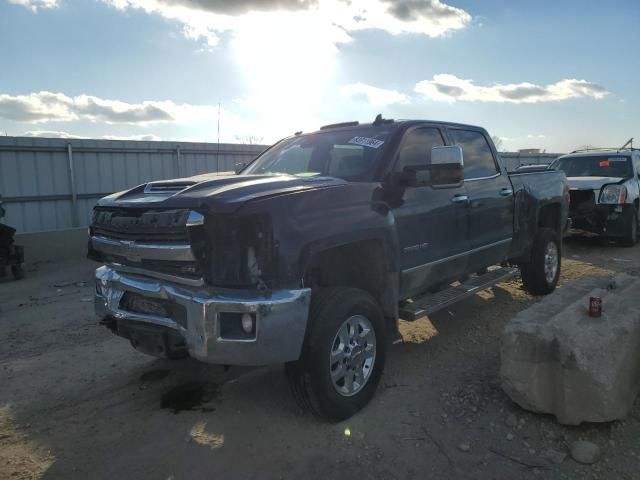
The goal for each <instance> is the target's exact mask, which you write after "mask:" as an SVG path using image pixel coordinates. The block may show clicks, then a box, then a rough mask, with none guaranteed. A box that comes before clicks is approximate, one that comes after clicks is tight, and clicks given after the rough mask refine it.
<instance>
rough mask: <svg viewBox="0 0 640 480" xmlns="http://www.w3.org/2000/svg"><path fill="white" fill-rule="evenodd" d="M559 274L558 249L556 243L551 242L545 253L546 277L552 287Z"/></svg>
mask: <svg viewBox="0 0 640 480" xmlns="http://www.w3.org/2000/svg"><path fill="white" fill-rule="evenodd" d="M557 273H558V247H557V246H556V244H555V242H549V243H548V244H547V249H546V251H545V252H544V276H545V279H546V280H547V283H548V284H549V285H550V284H552V283H553V281H554V280H555V278H556V275H557Z"/></svg>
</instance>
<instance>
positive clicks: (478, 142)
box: [448, 128, 514, 272]
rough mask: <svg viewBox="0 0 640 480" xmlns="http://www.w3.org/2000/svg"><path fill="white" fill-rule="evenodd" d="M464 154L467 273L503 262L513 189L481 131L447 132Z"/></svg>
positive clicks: (509, 232) (508, 238)
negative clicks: (468, 251)
mask: <svg viewBox="0 0 640 480" xmlns="http://www.w3.org/2000/svg"><path fill="white" fill-rule="evenodd" d="M448 133H449V136H450V137H451V140H452V141H453V143H454V144H455V145H459V146H460V147H462V151H463V154H464V183H465V186H466V189H467V195H468V196H469V239H470V240H469V246H470V250H471V252H470V255H469V271H470V272H473V271H475V270H478V269H481V268H483V267H486V266H489V265H493V264H495V263H499V262H501V261H503V260H505V259H506V256H507V254H508V251H509V246H510V243H511V238H512V236H513V208H514V202H513V188H512V185H511V181H510V180H509V177H508V175H507V174H506V172H503V171H502V170H501V169H500V167H499V164H498V161H497V158H496V156H495V154H494V151H493V150H492V149H491V147H490V143H489V141H488V139H487V137H486V135H485V132H483V131H482V130H475V129H470V128H469V129H466V128H460V129H458V128H449V130H448Z"/></svg>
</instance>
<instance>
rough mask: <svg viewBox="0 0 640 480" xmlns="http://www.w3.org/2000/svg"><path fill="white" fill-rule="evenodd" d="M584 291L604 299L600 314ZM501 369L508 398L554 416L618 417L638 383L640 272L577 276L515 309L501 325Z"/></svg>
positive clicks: (570, 419) (570, 420)
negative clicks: (594, 312)
mask: <svg viewBox="0 0 640 480" xmlns="http://www.w3.org/2000/svg"><path fill="white" fill-rule="evenodd" d="M613 285H615V288H613V289H611V287H612V286H613ZM590 296H598V297H601V298H602V299H603V312H602V316H601V317H599V318H592V317H590V316H589V315H588V307H589V297H590ZM500 376H501V383H502V388H503V389H504V391H505V392H506V393H507V395H509V397H511V399H512V400H513V401H514V402H516V403H517V404H518V405H520V406H521V407H523V408H525V409H527V410H531V411H534V412H541V413H550V414H553V415H555V416H556V418H557V419H558V421H559V422H560V423H564V424H569V425H577V424H579V423H582V422H607V421H611V420H616V419H621V418H624V417H625V416H626V415H627V414H628V413H629V411H630V410H631V407H632V405H633V402H634V399H635V397H636V395H637V394H638V391H639V390H640V279H638V278H637V277H632V276H629V275H626V274H619V275H617V276H616V277H615V278H614V279H613V280H612V279H611V278H609V279H607V278H590V279H581V280H578V281H576V282H574V283H573V284H571V285H568V286H564V287H563V288H560V289H558V290H556V292H554V293H553V294H551V295H549V296H547V297H546V298H544V299H543V300H542V301H541V302H539V303H537V304H536V305H534V306H532V307H531V308H529V309H527V310H524V311H522V312H520V313H519V314H518V315H517V316H516V317H514V318H513V319H512V320H511V321H510V322H509V323H508V324H507V326H506V327H505V331H504V333H503V338H502V345H501V367H500Z"/></svg>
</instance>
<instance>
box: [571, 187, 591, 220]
mask: <svg viewBox="0 0 640 480" xmlns="http://www.w3.org/2000/svg"><path fill="white" fill-rule="evenodd" d="M569 199H570V202H571V203H570V210H569V214H570V216H571V217H572V218H576V217H581V216H584V215H586V214H588V213H590V212H593V210H594V208H595V195H594V194H593V190H571V191H570V192H569Z"/></svg>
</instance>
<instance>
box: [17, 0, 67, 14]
mask: <svg viewBox="0 0 640 480" xmlns="http://www.w3.org/2000/svg"><path fill="white" fill-rule="evenodd" d="M9 3H13V4H14V5H21V6H23V7H26V8H28V9H30V10H32V11H34V12H37V11H38V9H39V8H56V7H58V0H9Z"/></svg>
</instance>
